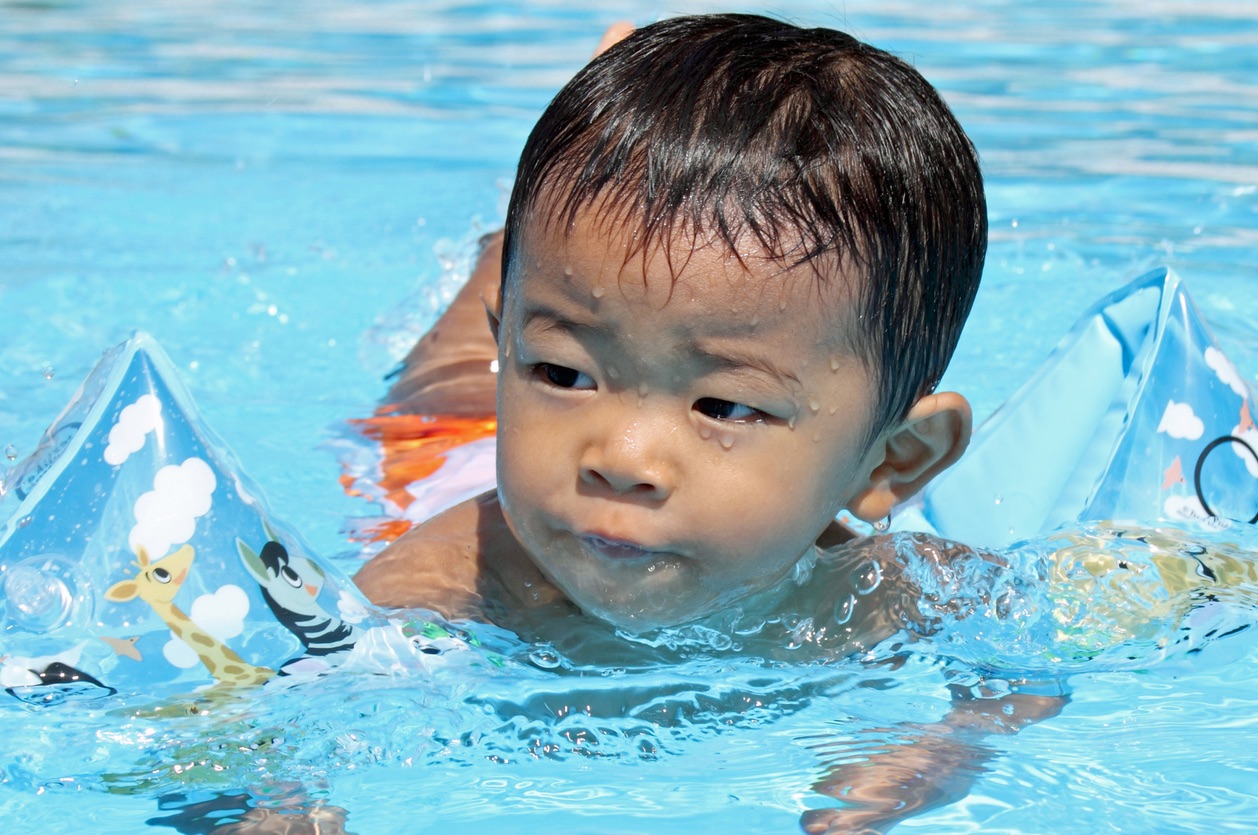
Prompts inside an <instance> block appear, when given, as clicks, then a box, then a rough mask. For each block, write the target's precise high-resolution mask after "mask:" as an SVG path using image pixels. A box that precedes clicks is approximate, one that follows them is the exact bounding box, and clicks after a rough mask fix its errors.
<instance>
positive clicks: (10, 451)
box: [4, 444, 17, 461]
mask: <svg viewBox="0 0 1258 835" xmlns="http://www.w3.org/2000/svg"><path fill="white" fill-rule="evenodd" d="M4 457H5V458H8V459H9V460H10V461H16V460H17V447H15V446H14V445H13V444H6V445H5V447H4Z"/></svg>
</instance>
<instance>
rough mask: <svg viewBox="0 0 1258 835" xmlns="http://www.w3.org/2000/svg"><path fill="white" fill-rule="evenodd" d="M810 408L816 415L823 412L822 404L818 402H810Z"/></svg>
mask: <svg viewBox="0 0 1258 835" xmlns="http://www.w3.org/2000/svg"><path fill="white" fill-rule="evenodd" d="M808 408H809V409H811V410H812V413H813V414H814V415H815V414H816V413H817V412H820V411H821V404H820V403H818V402H817V401H816V400H809V401H808Z"/></svg>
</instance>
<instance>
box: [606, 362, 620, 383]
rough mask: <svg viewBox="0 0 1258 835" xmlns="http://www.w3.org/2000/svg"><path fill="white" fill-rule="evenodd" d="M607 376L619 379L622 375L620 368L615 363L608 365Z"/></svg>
mask: <svg viewBox="0 0 1258 835" xmlns="http://www.w3.org/2000/svg"><path fill="white" fill-rule="evenodd" d="M607 376H608V377H611V378H612V379H613V380H615V379H618V378H619V377H620V369H619V368H617V367H616V366H614V365H609V366H607Z"/></svg>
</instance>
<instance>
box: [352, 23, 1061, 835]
mask: <svg viewBox="0 0 1258 835" xmlns="http://www.w3.org/2000/svg"><path fill="white" fill-rule="evenodd" d="M619 34H622V33H616V32H612V33H611V35H612V39H613V40H614V39H615V38H616V37H617V36H618V35H619ZM986 237H987V217H986V207H985V203H984V198H983V186H982V178H981V175H980V172H979V165H978V159H977V156H976V154H975V151H974V148H973V146H972V145H971V144H970V142H969V140H968V138H967V137H966V135H965V133H964V132H963V131H962V129H961V127H960V126H959V125H958V124H957V122H956V120H955V119H954V118H953V116H952V114H951V113H950V112H949V110H948V108H947V106H946V105H945V104H944V102H943V101H942V100H941V99H940V97H939V96H938V94H937V93H936V92H935V91H934V89H933V88H931V86H930V85H929V84H928V83H927V82H926V81H925V80H924V79H923V78H922V77H921V76H920V75H919V74H918V73H917V72H916V71H914V70H913V69H912V68H911V67H909V66H908V65H907V64H905V63H903V62H902V61H900V60H898V59H896V58H894V57H892V56H891V55H888V54H887V53H885V52H882V51H879V50H877V49H874V48H873V47H870V46H867V45H865V44H862V43H860V42H858V41H856V40H854V39H852V38H851V37H849V36H847V35H844V34H841V33H838V32H834V31H829V30H824V29H812V30H802V29H798V28H796V27H794V26H790V25H788V24H785V23H780V22H777V21H772V20H767V19H765V18H759V17H751V16H739V15H723V16H708V17H694V18H679V19H674V20H667V21H664V22H661V23H657V24H653V25H651V26H647V27H645V28H643V29H641V30H638V31H636V32H633V33H632V34H630V35H629V36H628V37H626V38H624V40H622V41H620V42H619V43H617V44H615V45H614V46H612V47H611V48H610V49H608V50H607V51H606V52H604V53H603V54H601V55H600V56H599V57H597V58H596V59H595V60H594V61H593V62H592V63H591V64H590V65H589V66H588V67H586V68H585V69H584V70H583V71H582V72H580V73H579V74H578V75H577V76H576V77H575V78H574V79H573V80H572V81H571V82H570V83H569V84H568V85H567V86H566V87H565V88H564V89H563V90H562V91H561V92H560V93H559V95H558V96H557V97H556V98H555V100H554V101H553V102H552V103H551V105H550V106H549V108H548V109H547V110H546V112H545V113H544V114H543V115H542V117H541V119H540V121H539V122H538V124H537V126H536V127H535V128H534V130H533V133H532V135H531V136H530V137H529V140H528V142H527V144H526V146H525V149H524V152H523V156H522V158H521V161H520V166H519V172H518V177H517V180H516V184H515V188H514V191H513V192H512V196H511V201H510V205H509V208H508V211H507V221H506V228H505V230H504V233H503V235H502V236H501V238H493V239H490V241H489V243H488V245H487V246H486V249H485V252H484V253H483V255H482V258H481V260H480V263H479V265H478V266H477V268H476V270H475V271H474V273H473V275H472V277H471V279H470V280H469V282H468V286H467V287H465V288H464V290H463V291H462V293H461V294H460V295H459V296H458V298H456V300H455V301H454V303H453V304H452V306H451V308H450V310H449V311H448V312H447V314H446V315H445V316H443V317H442V319H441V321H439V322H438V324H437V325H436V326H435V327H434V328H433V330H432V331H430V332H429V333H428V334H427V335H426V336H425V337H424V338H423V339H422V340H421V341H420V342H419V343H418V344H417V345H416V347H415V349H414V350H413V351H412V353H411V355H410V356H409V357H408V358H407V362H406V365H405V368H404V373H403V375H402V377H401V378H400V379H399V380H398V381H397V383H396V384H395V385H394V388H393V390H392V392H391V394H390V399H391V402H392V403H393V404H394V405H392V406H391V407H388V408H386V410H385V411H393V412H399V413H414V414H425V415H445V416H455V417H462V418H466V417H468V416H473V417H474V416H478V415H480V416H485V415H492V414H494V413H495V409H496V415H497V434H498V440H497V444H498V446H497V489H496V490H492V491H490V492H487V493H484V494H482V495H480V496H478V497H476V498H474V499H472V500H470V501H466V502H463V503H462V504H459V505H456V506H455V507H453V508H451V509H450V510H448V511H446V512H444V513H442V514H440V515H438V516H436V517H435V518H432V519H431V520H429V521H427V522H425V523H423V524H421V525H420V526H419V527H417V528H415V529H414V530H412V531H411V532H410V533H408V534H407V535H405V536H403V537H402V538H401V539H399V540H398V541H397V542H395V543H394V544H393V545H392V546H390V547H389V548H388V549H386V550H385V551H384V552H382V553H381V554H380V555H379V556H377V557H375V558H374V559H373V560H371V561H370V562H369V563H367V564H366V565H365V566H364V567H363V568H362V570H361V571H360V572H359V573H358V575H357V578H356V579H357V582H358V584H359V586H360V587H361V589H362V590H363V591H364V592H365V593H366V594H367V596H368V597H369V598H371V599H372V600H373V601H374V602H376V603H378V604H382V605H386V606H398V607H424V608H428V609H432V610H436V611H438V612H440V613H442V614H444V615H446V616H447V617H451V618H470V619H474V620H476V619H488V620H491V621H494V622H496V623H499V624H501V625H503V626H506V627H508V628H511V629H513V630H515V631H516V632H517V633H519V634H521V635H523V636H525V637H527V638H530V639H536V640H548V641H553V642H556V643H560V642H561V641H562V640H563V638H564V636H565V635H567V634H571V633H573V629H572V627H573V622H572V618H573V617H582V616H593V617H594V618H597V619H600V620H602V621H604V622H606V623H608V624H611V625H612V626H615V627H618V628H620V629H624V630H629V631H642V630H650V629H654V628H658V627H666V626H671V625H676V624H683V623H688V622H692V621H698V620H702V619H708V621H709V623H715V624H716V626H717V627H718V628H719V627H720V626H721V625H722V623H721V622H719V621H718V620H717V619H718V618H722V617H723V618H730V617H731V613H740V614H739V616H746V617H750V618H759V619H760V621H761V622H764V621H767V620H769V619H771V618H772V617H773V616H774V614H775V613H781V612H786V611H793V612H797V613H798V612H805V613H807V612H818V613H825V617H824V618H819V619H818V620H817V623H818V625H822V622H823V621H825V622H826V623H828V624H829V625H828V626H826V627H824V628H819V629H818V630H816V633H815V635H814V636H813V640H812V641H811V643H812V644H813V646H814V647H815V648H816V649H817V650H819V651H820V652H822V653H824V654H826V655H828V656H831V657H844V656H848V655H851V654H853V653H856V652H860V651H861V650H864V649H866V648H868V647H870V646H871V645H872V644H874V643H876V642H878V641H880V640H882V639H884V638H886V637H888V636H889V635H892V634H894V633H896V632H897V631H898V630H899V629H901V628H902V627H903V625H904V623H903V621H902V620H901V618H902V617H904V616H906V615H905V613H903V612H902V611H900V608H901V607H900V604H899V599H900V597H902V596H903V595H902V594H901V592H902V591H903V588H902V583H903V581H902V579H901V578H900V577H899V576H898V575H897V573H896V562H895V560H894V559H885V560H881V559H878V557H877V555H876V554H871V552H870V551H869V550H868V549H863V548H862V547H860V544H859V543H856V545H855V546H854V547H847V548H840V549H837V550H833V551H828V552H827V553H825V554H824V555H821V558H820V559H818V551H819V549H822V548H829V547H830V546H835V545H838V544H840V543H844V542H848V541H851V540H853V539H855V535H854V534H853V533H852V531H850V530H848V529H847V528H844V527H843V526H841V525H839V524H838V523H837V522H836V521H835V517H836V516H837V514H838V513H839V512H840V511H841V510H843V509H846V510H847V511H848V512H850V513H852V514H854V515H855V516H857V517H859V518H861V519H864V520H865V521H867V522H873V523H876V522H878V521H879V520H882V519H884V518H885V517H886V516H887V515H888V514H889V513H890V511H891V508H892V507H893V506H894V505H895V504H897V503H898V502H901V501H903V500H904V499H906V498H908V497H909V496H911V495H912V494H914V493H915V492H916V491H918V490H919V489H920V488H921V487H922V486H923V485H925V484H926V483H927V482H928V481H929V480H930V479H931V478H933V477H934V476H935V475H936V474H938V473H939V472H940V471H941V470H943V469H944V468H946V467H947V466H949V465H950V464H951V463H953V462H954V461H955V460H956V459H957V458H958V457H959V456H960V454H961V453H962V451H963V450H964V448H965V446H966V444H967V442H968V440H969V437H970V429H971V414H970V407H969V404H968V403H967V402H966V400H965V399H964V398H963V397H962V396H961V395H959V394H956V393H952V392H936V391H935V387H936V384H937V383H938V382H939V379H940V377H941V376H942V374H943V372H944V369H945V367H946V366H947V364H948V360H949V358H950V357H951V355H952V352H953V350H954V348H955V346H956V342H957V339H958V337H959V335H960V331H961V326H962V324H963V323H964V321H965V318H966V316H967V314H968V313H969V310H970V306H971V303H972V301H973V299H974V295H975V292H976V290H977V287H978V282H979V277H980V274H981V272H982V267H983V258H984V255H985V252H986ZM499 258H500V259H501V260H500V262H499V261H498V259H499ZM496 262H497V263H496ZM499 265H500V266H499ZM480 299H483V312H482V311H481V310H480V309H479V308H480V307H481V306H480V305H479V304H478V301H479V300H480ZM485 314H487V315H488V319H489V327H488V328H484V326H483V325H481V324H479V322H480V321H483V320H480V319H479V317H480V316H482V315H485ZM478 320H479V321H478ZM495 375H496V379H495ZM924 547H926V548H929V547H930V546H929V545H926V546H924ZM871 556H872V559H871ZM809 576H811V579H810V580H809V581H807V582H804V578H807V577H809ZM909 596H912V595H911V593H910V594H909ZM858 600H859V604H857V603H856V601H858ZM845 607H846V608H845ZM908 616H909V617H912V615H911V614H909V615H908ZM827 619H828V620H827ZM827 629H828V630H829V631H827ZM583 632H585V631H583ZM823 633H824V634H823ZM779 649H781V648H780V647H779ZM766 651H767V652H771V651H772V650H771V649H768V650H766ZM1061 704H1062V699H1060V698H1057V697H1054V696H1051V695H1050V696H1039V695H1034V694H1031V693H1022V692H1019V688H1018V686H1017V684H1016V683H1015V684H1014V685H1013V687H1012V688H1011V690H1009V691H1005V695H1003V696H1001V697H999V698H991V699H974V698H973V696H972V695H971V694H970V693H969V691H962V690H957V691H955V698H954V704H953V710H952V711H951V712H950V713H949V714H948V715H947V716H946V717H945V718H944V719H942V720H941V721H939V722H938V723H934V724H933V725H930V726H913V727H911V728H900V729H889V730H888V737H887V738H888V742H887V745H886V746H885V748H884V750H881V751H878V752H875V753H873V754H871V755H870V756H868V757H867V758H866V759H865V760H864V761H863V762H862V761H854V760H849V761H846V762H844V763H841V764H838V765H836V766H835V767H834V768H833V769H832V770H831V771H830V772H829V773H828V774H827V776H826V778H825V779H823V780H822V781H821V782H819V783H818V784H817V786H816V787H815V788H816V789H817V790H818V791H819V792H821V793H823V794H829V795H833V796H835V797H840V798H842V799H843V801H844V806H843V807H842V808H840V809H830V810H816V811H814V812H810V813H808V814H807V815H806V816H805V821H804V823H805V828H806V829H808V831H810V832H821V831H829V830H830V828H831V827H834V828H835V831H870V832H873V831H884V830H885V828H888V827H890V826H893V825H894V824H895V822H896V821H898V820H902V819H903V818H906V817H909V816H911V815H913V814H916V813H919V812H921V811H923V810H924V809H927V808H930V807H932V806H935V805H938V804H941V803H945V802H949V801H951V800H954V799H956V798H958V797H960V796H963V795H964V794H965V793H966V792H967V791H968V787H969V784H970V783H971V782H972V781H973V780H974V779H975V777H976V776H977V775H978V774H980V773H981V772H982V763H983V762H984V761H986V760H987V759H990V758H991V757H992V756H994V754H993V752H992V750H991V749H989V748H987V747H986V746H985V745H984V744H983V743H982V742H981V741H980V740H981V738H982V737H983V736H985V735H987V734H991V733H1011V732H1015V731H1017V730H1018V729H1019V728H1021V727H1023V726H1024V725H1026V724H1027V723H1029V722H1032V721H1035V720H1037V719H1040V718H1044V717H1045V716H1049V715H1052V714H1053V713H1055V712H1056V711H1057V710H1059V709H1060V706H1061ZM903 738H907V739H911V740H914V741H912V742H909V743H904V742H899V741H895V740H898V739H903Z"/></svg>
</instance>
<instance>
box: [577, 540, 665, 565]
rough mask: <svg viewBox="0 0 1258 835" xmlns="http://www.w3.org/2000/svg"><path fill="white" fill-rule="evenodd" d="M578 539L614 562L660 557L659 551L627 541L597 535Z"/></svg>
mask: <svg viewBox="0 0 1258 835" xmlns="http://www.w3.org/2000/svg"><path fill="white" fill-rule="evenodd" d="M578 538H579V539H580V540H581V543H582V544H583V545H585V547H586V548H588V549H589V550H591V551H593V552H595V553H596V554H598V555H600V556H602V557H605V558H606V559H608V560H612V561H624V560H635V559H645V558H655V557H658V556H659V555H660V552H659V551H655V550H653V549H650V548H644V547H643V546H641V545H639V544H637V543H636V542H630V541H629V540H625V539H614V538H612V537H606V536H599V535H597V534H585V535H583V536H580V537H578Z"/></svg>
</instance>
